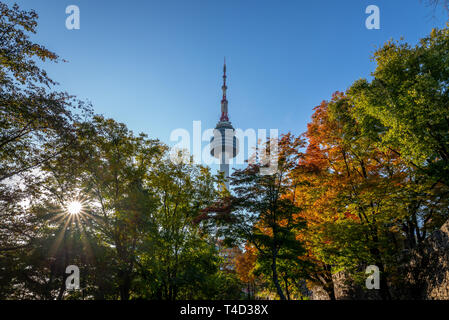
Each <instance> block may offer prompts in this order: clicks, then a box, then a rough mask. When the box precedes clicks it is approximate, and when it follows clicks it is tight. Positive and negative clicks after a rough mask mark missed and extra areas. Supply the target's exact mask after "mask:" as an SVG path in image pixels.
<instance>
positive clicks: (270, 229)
mask: <svg viewBox="0 0 449 320" xmlns="http://www.w3.org/2000/svg"><path fill="white" fill-rule="evenodd" d="M276 142H277V141H267V146H266V149H265V150H264V151H263V152H264V153H265V154H271V157H269V158H270V159H271V160H269V161H270V162H267V163H265V164H262V163H261V162H254V163H251V164H249V165H248V167H247V168H245V169H241V170H235V171H234V173H233V174H232V176H231V178H230V184H231V186H233V191H234V193H235V194H234V195H231V196H230V197H228V198H225V199H223V200H222V202H220V203H218V204H216V205H215V206H211V207H209V208H208V209H207V210H205V211H206V212H208V213H216V214H217V213H218V215H217V216H214V218H216V219H218V220H221V221H225V225H224V227H223V230H222V231H223V233H224V234H225V235H226V237H227V241H228V243H231V242H234V243H241V242H248V243H250V244H251V245H253V246H254V247H255V248H256V249H257V252H258V260H259V261H264V263H265V264H268V265H269V269H270V271H269V272H270V273H271V279H272V283H273V285H274V287H275V289H276V292H277V294H278V296H279V298H280V299H282V300H285V299H286V295H285V293H284V290H283V289H282V288H281V285H280V282H279V274H278V263H279V261H280V260H282V259H298V257H300V256H301V255H302V254H303V253H304V250H303V247H302V245H301V242H300V241H298V240H297V239H296V236H297V234H298V232H300V230H301V229H303V228H304V223H303V221H302V220H301V219H300V218H298V212H299V211H300V208H299V207H297V206H296V204H295V202H294V200H293V198H292V197H289V192H290V191H291V190H292V189H294V186H293V185H292V180H291V179H290V176H289V172H290V170H291V169H292V168H293V167H294V166H295V164H296V161H297V155H298V148H300V147H301V146H302V141H301V140H300V139H298V138H295V137H293V136H292V135H290V134H287V135H285V136H283V137H282V138H281V139H280V140H279V141H278V143H279V153H278V157H275V156H274V155H275V153H274V147H273V146H274V144H273V143H276ZM270 143H271V145H270ZM270 146H271V153H270ZM269 165H271V166H272V165H275V166H277V170H276V171H275V172H274V173H273V174H271V175H265V174H263V172H262V171H261V169H263V168H266V167H267V166H269ZM209 217H212V216H209ZM226 221H228V222H229V223H226Z"/></svg>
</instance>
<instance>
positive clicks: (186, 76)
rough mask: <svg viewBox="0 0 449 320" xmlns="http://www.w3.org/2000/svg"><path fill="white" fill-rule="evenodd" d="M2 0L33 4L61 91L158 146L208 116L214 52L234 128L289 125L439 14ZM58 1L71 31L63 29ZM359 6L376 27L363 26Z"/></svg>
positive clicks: (330, 5) (440, 21) (205, 124)
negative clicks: (74, 23)
mask: <svg viewBox="0 0 449 320" xmlns="http://www.w3.org/2000/svg"><path fill="white" fill-rule="evenodd" d="M3 1H4V0H3ZM4 2H6V3H8V4H12V3H13V2H17V3H18V4H19V5H20V6H21V8H23V9H35V10H36V12H37V13H38V14H39V26H38V32H37V34H36V35H35V36H34V37H33V38H34V39H35V40H36V41H37V42H39V43H41V44H43V45H45V46H46V47H47V48H49V49H50V50H52V51H54V52H56V53H57V54H58V55H59V56H60V57H61V58H63V59H66V60H67V61H68V62H67V63H58V64H45V65H44V66H45V69H46V70H47V71H48V73H49V75H50V76H51V77H52V78H53V79H54V80H56V81H58V82H59V83H60V88H61V89H62V90H64V91H67V92H69V93H71V94H74V95H76V96H77V97H78V98H80V99H83V100H88V101H90V102H91V103H92V104H93V107H94V110H95V112H96V113H99V114H103V115H104V116H105V117H110V118H113V119H115V120H117V121H119V122H123V123H125V124H126V125H127V126H128V127H129V128H130V129H131V130H133V131H134V132H135V133H138V132H144V133H147V134H148V135H149V136H150V137H153V138H158V139H160V140H161V141H163V142H165V143H167V144H169V145H173V144H174V143H175V141H170V134H171V132H172V131H173V130H175V129H177V128H184V129H186V130H188V131H190V132H192V121H195V120H200V121H202V129H203V130H205V129H206V128H213V127H215V125H216V123H217V121H218V118H219V116H220V100H221V82H222V78H221V77H222V68H223V58H224V56H226V62H227V74H228V79H227V85H228V100H229V114H230V120H231V122H232V123H233V125H234V127H235V128H241V129H243V130H246V129H248V128H253V129H255V130H257V129H267V130H269V129H278V130H279V132H280V133H286V132H288V131H291V132H292V133H294V134H301V133H303V132H304V131H305V130H306V126H307V122H308V121H309V120H310V117H311V115H312V113H313V108H314V107H315V106H316V105H318V104H319V103H320V102H321V101H322V100H327V99H329V98H330V97H331V95H332V93H333V92H335V91H337V90H338V91H344V90H346V89H347V88H348V87H349V86H350V85H351V84H352V83H353V82H354V81H355V80H357V79H359V78H369V76H370V73H371V72H372V71H374V68H375V63H374V62H373V61H371V59H370V57H371V55H372V53H373V52H374V51H375V49H376V48H378V47H379V46H381V45H382V44H383V43H385V42H386V41H388V40H389V39H399V38H400V37H404V39H405V40H406V41H407V42H409V43H412V44H416V43H417V41H418V39H419V38H422V37H424V36H426V35H427V34H429V33H430V31H431V30H432V28H433V27H444V26H445V24H446V20H447V13H444V12H443V11H442V10H441V9H437V10H436V11H435V12H434V11H433V10H432V8H429V7H426V6H425V5H424V4H423V3H422V2H421V1H420V0H370V1H364V0H343V1H334V0H313V1H312V0H310V1H302V0H301V1H300V0H295V1H274V0H272V1H265V0H227V1H218V0H178V1H173V0H163V1H162V0H159V1H156V0H148V1H143V0H127V1H106V0H95V1H92V0H70V1H64V0H39V1H31V0H27V1H4ZM69 5H77V6H78V7H79V9H80V29H79V30H68V29H67V28H66V25H65V21H66V18H67V17H68V14H66V12H65V10H66V7H67V6H69ZM368 5H376V6H378V7H379V9H380V29H379V30H368V29H367V28H366V27H365V20H366V18H367V17H368V16H369V14H366V13H365V9H366V8H367V6H368Z"/></svg>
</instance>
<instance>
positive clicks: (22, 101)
mask: <svg viewBox="0 0 449 320" xmlns="http://www.w3.org/2000/svg"><path fill="white" fill-rule="evenodd" d="M0 13H1V14H0V221H1V222H0V230H1V232H0V234H2V236H0V252H2V251H8V250H13V249H15V248H18V247H23V246H26V245H27V243H28V241H29V239H30V237H31V236H32V228H30V223H29V221H27V219H26V217H24V216H23V215H22V211H23V208H22V207H21V206H20V205H19V204H20V203H21V202H22V201H23V200H28V198H29V197H30V196H32V193H33V192H34V191H35V190H34V187H35V186H38V185H39V178H40V177H39V176H38V175H36V172H37V171H39V169H40V167H41V166H42V165H43V164H45V163H46V162H48V161H49V160H51V159H53V158H54V157H56V156H57V155H58V154H60V153H61V152H62V151H63V150H64V149H65V148H66V147H67V146H69V145H71V144H73V143H74V140H75V138H74V135H73V123H74V121H76V120H78V119H79V118H80V116H81V115H82V114H83V113H84V114H89V113H90V108H89V107H88V106H86V105H84V104H83V103H82V102H80V101H77V100H76V99H75V98H74V97H72V96H70V95H69V94H67V93H65V92H57V91H54V90H53V89H52V88H53V87H54V86H55V85H56V84H57V83H56V82H54V81H53V80H52V79H50V78H49V77H48V75H47V73H46V72H45V70H43V69H42V68H40V67H39V66H38V62H45V61H47V60H48V61H51V62H58V61H60V59H59V57H58V56H57V55H56V54H55V53H54V52H51V51H50V50H48V49H46V48H45V47H44V46H42V45H40V44H38V43H34V42H33V41H32V40H30V35H31V34H33V33H35V32H36V27H37V18H38V16H37V14H36V13H35V12H34V11H28V12H27V11H22V10H20V9H19V7H18V6H17V5H13V6H12V7H11V8H10V7H8V6H7V5H6V4H4V3H0ZM75 110H76V111H77V112H76V113H75V112H74V111H75Z"/></svg>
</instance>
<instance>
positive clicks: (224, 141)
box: [210, 61, 238, 189]
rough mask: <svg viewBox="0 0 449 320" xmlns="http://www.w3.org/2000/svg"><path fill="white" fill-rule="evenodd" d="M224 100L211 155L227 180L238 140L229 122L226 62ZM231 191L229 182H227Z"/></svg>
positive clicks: (236, 151) (215, 130) (224, 66)
mask: <svg viewBox="0 0 449 320" xmlns="http://www.w3.org/2000/svg"><path fill="white" fill-rule="evenodd" d="M221 89H222V90H223V98H222V99H221V116H220V121H219V122H218V123H217V125H216V127H215V129H214V136H213V137H212V139H211V140H210V148H211V150H210V154H211V155H212V156H213V157H215V158H217V159H219V162H220V171H221V172H223V173H224V176H225V178H226V179H228V178H229V162H230V160H231V159H232V158H235V157H236V155H237V153H238V144H237V138H236V137H235V130H234V127H233V126H232V124H231V122H230V121H229V116H228V100H227V98H226V90H227V89H228V87H227V86H226V61H225V63H224V65H223V86H222V87H221ZM226 187H227V188H228V189H229V182H228V181H227V182H226Z"/></svg>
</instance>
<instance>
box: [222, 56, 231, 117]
mask: <svg viewBox="0 0 449 320" xmlns="http://www.w3.org/2000/svg"><path fill="white" fill-rule="evenodd" d="M221 89H222V90H223V98H222V99H221V117H220V121H229V118H228V100H227V98H226V90H227V89H228V87H227V86H226V57H225V58H224V64H223V86H222V87H221Z"/></svg>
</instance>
